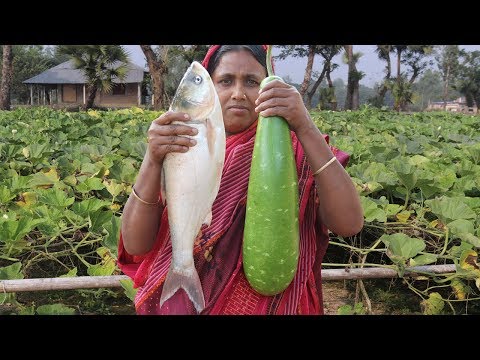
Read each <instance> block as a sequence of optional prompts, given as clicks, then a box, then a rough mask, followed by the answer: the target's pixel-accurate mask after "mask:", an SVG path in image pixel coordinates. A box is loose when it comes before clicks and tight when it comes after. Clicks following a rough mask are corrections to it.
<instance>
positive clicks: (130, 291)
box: [120, 279, 138, 301]
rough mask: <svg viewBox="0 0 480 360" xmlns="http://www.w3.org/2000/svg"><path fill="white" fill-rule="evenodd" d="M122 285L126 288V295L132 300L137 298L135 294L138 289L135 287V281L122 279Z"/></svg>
mask: <svg viewBox="0 0 480 360" xmlns="http://www.w3.org/2000/svg"><path fill="white" fill-rule="evenodd" d="M120 285H122V288H123V289H124V290H125V295H126V296H127V297H128V298H129V299H130V300H131V301H134V300H135V295H136V294H137V291H138V289H135V288H134V287H133V281H132V280H131V279H127V280H120Z"/></svg>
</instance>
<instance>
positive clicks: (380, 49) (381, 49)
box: [375, 45, 394, 106]
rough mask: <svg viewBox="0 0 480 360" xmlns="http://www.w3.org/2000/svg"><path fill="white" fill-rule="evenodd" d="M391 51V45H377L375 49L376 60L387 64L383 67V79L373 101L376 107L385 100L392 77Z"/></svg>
mask: <svg viewBox="0 0 480 360" xmlns="http://www.w3.org/2000/svg"><path fill="white" fill-rule="evenodd" d="M393 51H394V50H393V45H377V48H376V49H375V52H376V53H377V56H378V58H379V59H380V60H383V61H385V62H386V63H387V65H385V72H386V74H385V78H384V80H383V82H382V84H381V85H380V87H379V89H378V95H377V98H376V99H375V103H376V104H377V105H378V106H382V105H383V99H384V98H385V94H386V93H387V91H388V86H389V82H390V77H391V76H392V62H391V59H390V53H392V52H393Z"/></svg>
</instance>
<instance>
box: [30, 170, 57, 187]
mask: <svg viewBox="0 0 480 360" xmlns="http://www.w3.org/2000/svg"><path fill="white" fill-rule="evenodd" d="M58 181H59V177H58V174H57V170H55V169H53V168H52V169H50V170H49V171H47V172H38V173H36V174H34V175H33V176H32V179H31V180H30V182H29V183H28V185H29V186H31V187H49V186H51V185H54V184H56V183H58Z"/></svg>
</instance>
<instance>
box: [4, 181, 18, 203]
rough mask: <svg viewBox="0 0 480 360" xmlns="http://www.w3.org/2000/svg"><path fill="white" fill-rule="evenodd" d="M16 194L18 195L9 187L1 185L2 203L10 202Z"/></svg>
mask: <svg viewBox="0 0 480 360" xmlns="http://www.w3.org/2000/svg"><path fill="white" fill-rule="evenodd" d="M15 196H17V195H16V194H14V193H12V192H11V191H10V190H9V189H8V187H6V186H4V185H1V186H0V204H4V205H6V204H8V203H9V202H10V200H12V199H13V198H14V197H15Z"/></svg>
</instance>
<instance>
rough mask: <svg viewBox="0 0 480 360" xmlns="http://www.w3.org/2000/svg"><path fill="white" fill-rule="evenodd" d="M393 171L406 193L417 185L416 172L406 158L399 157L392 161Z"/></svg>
mask: <svg viewBox="0 0 480 360" xmlns="http://www.w3.org/2000/svg"><path fill="white" fill-rule="evenodd" d="M392 165H393V170H394V171H395V172H396V174H397V176H398V179H399V180H400V182H401V183H402V184H403V186H405V187H406V188H407V189H408V191H411V190H412V189H413V188H414V187H415V185H416V183H417V178H418V174H417V170H416V169H415V167H413V166H412V165H411V164H410V162H409V159H408V158H405V157H400V158H396V159H395V160H393V161H392Z"/></svg>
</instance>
